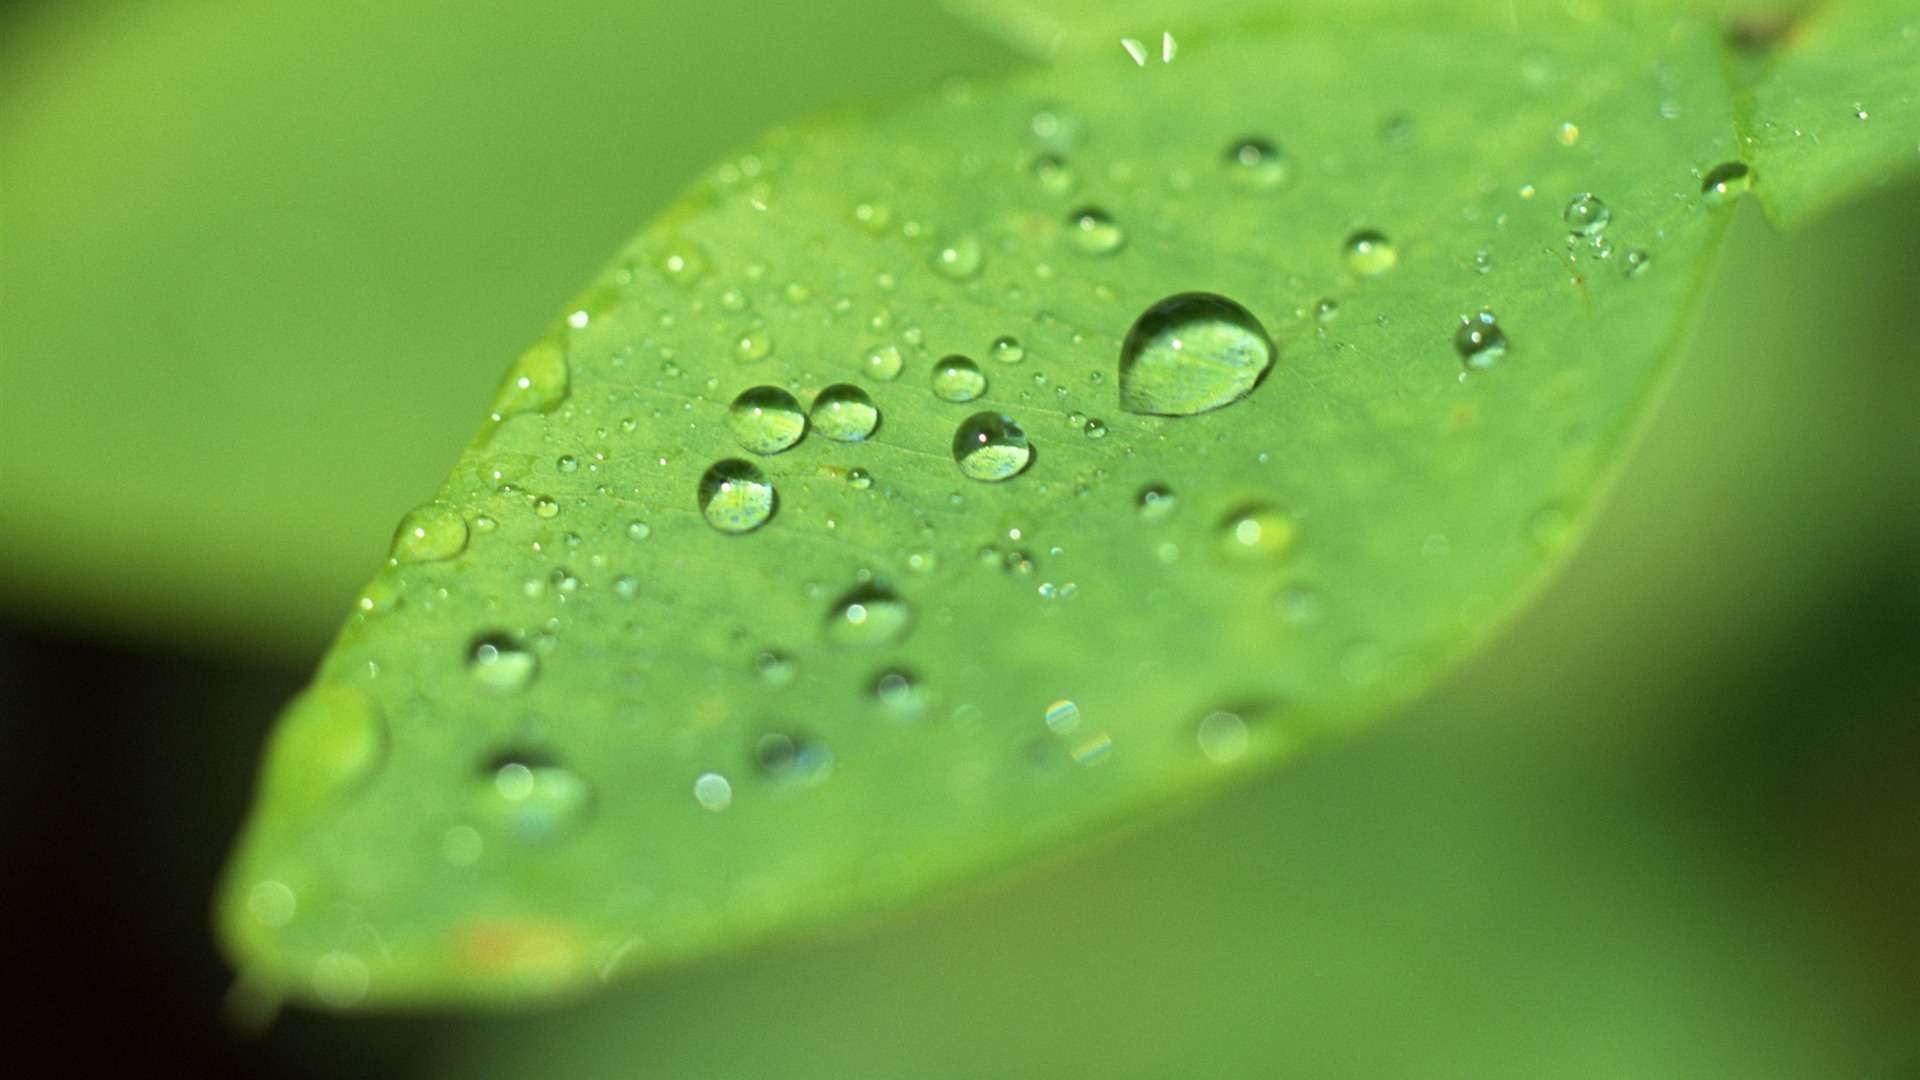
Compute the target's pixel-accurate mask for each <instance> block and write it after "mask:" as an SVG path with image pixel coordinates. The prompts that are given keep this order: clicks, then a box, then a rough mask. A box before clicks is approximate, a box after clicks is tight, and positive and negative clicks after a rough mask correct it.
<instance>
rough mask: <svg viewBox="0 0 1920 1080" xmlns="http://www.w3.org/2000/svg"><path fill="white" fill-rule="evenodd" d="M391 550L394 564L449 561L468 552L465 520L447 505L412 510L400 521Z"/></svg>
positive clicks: (430, 504) (429, 505)
mask: <svg viewBox="0 0 1920 1080" xmlns="http://www.w3.org/2000/svg"><path fill="white" fill-rule="evenodd" d="M392 550H393V560H394V561H395V562H403V563H417V562H434V561H437V560H441V559H451V558H453V557H454V556H456V555H458V554H460V553H461V552H463V551H465V550H467V519H466V518H464V517H461V516H460V512H459V511H458V510H455V509H454V508H453V507H451V506H448V505H447V504H446V503H438V502H432V503H427V504H426V505H425V506H419V507H415V508H414V509H412V510H409V511H408V512H407V516H406V517H403V518H401V519H400V527H399V528H398V529H397V530H395V531H394V534H393V549H392Z"/></svg>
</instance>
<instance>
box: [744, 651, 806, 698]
mask: <svg viewBox="0 0 1920 1080" xmlns="http://www.w3.org/2000/svg"><path fill="white" fill-rule="evenodd" d="M753 670H754V671H755V673H757V674H758V675H759V676H760V681H761V682H763V683H766V684H767V685H768V686H770V687H774V688H776V689H778V688H779V687H783V686H792V685H793V680H794V679H795V678H796V677H798V676H799V674H800V665H799V664H797V663H795V662H794V659H793V657H791V656H788V655H787V654H786V653H783V652H780V651H778V650H775V649H768V650H766V651H764V652H761V653H760V654H758V655H757V656H755V657H754V658H753Z"/></svg>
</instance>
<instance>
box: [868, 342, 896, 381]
mask: <svg viewBox="0 0 1920 1080" xmlns="http://www.w3.org/2000/svg"><path fill="white" fill-rule="evenodd" d="M904 365H905V362H904V361H903V360H902V359H901V356H900V347H899V346H897V345H875V346H874V347H873V348H871V349H868V350H867V354H866V355H865V356H863V357H861V358H860V370H861V371H862V372H863V373H865V375H866V376H867V378H869V379H873V380H874V381H876V382H892V381H893V380H895V379H897V378H899V377H900V369H901V368H902V367H903V366H904Z"/></svg>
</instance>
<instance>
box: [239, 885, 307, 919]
mask: <svg viewBox="0 0 1920 1080" xmlns="http://www.w3.org/2000/svg"><path fill="white" fill-rule="evenodd" d="M295 907H296V904H295V901H294V895H293V890H292V889H290V888H288V887H287V883H286V882H284V881H271V880H269V881H262V882H260V883H259V884H258V885H255V886H254V887H253V889H252V890H251V891H249V892H248V893H247V911H248V913H250V914H251V915H252V916H253V917H254V919H255V921H257V922H259V923H260V925H262V926H266V927H270V928H272V929H275V930H278V929H279V928H281V927H283V926H285V925H287V924H288V923H290V922H292V921H293V913H294V909H295Z"/></svg>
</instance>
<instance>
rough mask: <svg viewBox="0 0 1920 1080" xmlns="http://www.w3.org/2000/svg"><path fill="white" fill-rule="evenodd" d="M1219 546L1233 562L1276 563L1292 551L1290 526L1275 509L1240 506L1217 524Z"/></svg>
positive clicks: (1286, 518)
mask: <svg viewBox="0 0 1920 1080" xmlns="http://www.w3.org/2000/svg"><path fill="white" fill-rule="evenodd" d="M1218 535H1219V546H1220V550H1221V552H1222V553H1223V554H1225V555H1226V556H1227V557H1228V558H1229V559H1232V560H1234V561H1236V562H1249V563H1251V562H1278V561H1279V560H1281V559H1284V558H1286V556H1287V555H1288V554H1289V553H1290V552H1292V550H1293V541H1294V525H1293V519H1292V518H1290V517H1288V516H1287V515H1286V514H1285V513H1284V512H1282V511H1281V510H1279V509H1278V508H1277V507H1273V506H1269V505H1266V504H1263V503H1256V504H1250V505H1247V506H1242V507H1240V508H1239V509H1237V510H1235V511H1233V512H1232V513H1230V514H1228V515H1226V517H1224V518H1222V519H1221V521H1220V526H1219V530H1218Z"/></svg>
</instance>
